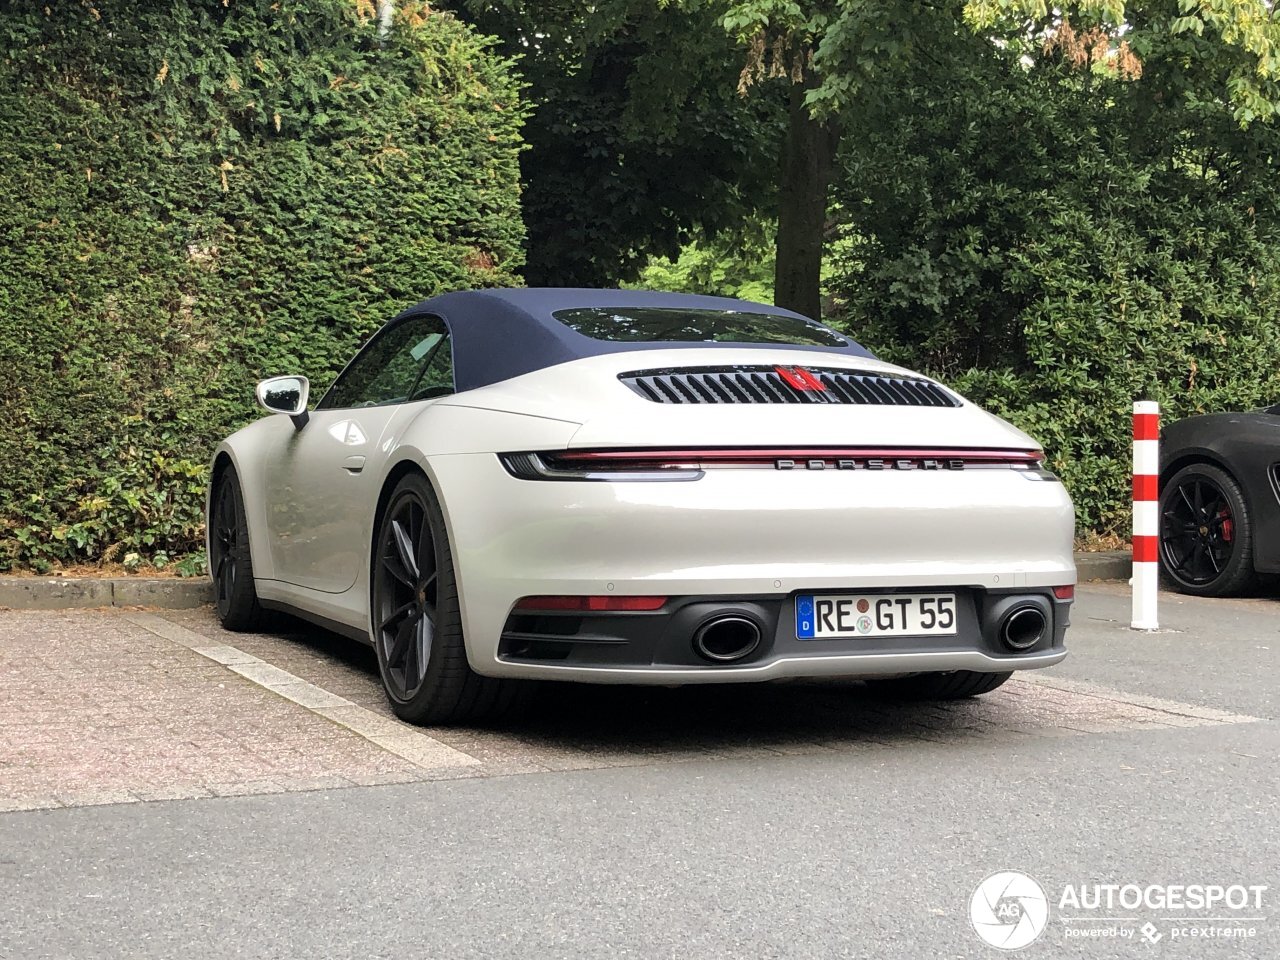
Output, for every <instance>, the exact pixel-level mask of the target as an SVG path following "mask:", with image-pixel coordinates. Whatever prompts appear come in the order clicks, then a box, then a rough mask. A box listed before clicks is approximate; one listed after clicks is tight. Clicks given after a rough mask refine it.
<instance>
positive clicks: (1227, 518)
mask: <svg viewBox="0 0 1280 960" xmlns="http://www.w3.org/2000/svg"><path fill="white" fill-rule="evenodd" d="M1218 519H1219V520H1221V521H1222V539H1223V541H1224V542H1226V543H1230V542H1231V536H1232V530H1233V528H1232V525H1231V511H1230V510H1228V509H1227V508H1226V507H1223V508H1222V510H1220V511H1219V512H1218Z"/></svg>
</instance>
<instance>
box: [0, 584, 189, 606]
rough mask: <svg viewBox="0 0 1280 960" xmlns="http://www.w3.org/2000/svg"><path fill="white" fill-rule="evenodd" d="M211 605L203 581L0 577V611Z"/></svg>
mask: <svg viewBox="0 0 1280 960" xmlns="http://www.w3.org/2000/svg"><path fill="white" fill-rule="evenodd" d="M212 602H213V584H212V583H210V582H209V580H208V579H207V578H206V577H191V578H190V579H179V578H177V577H162V578H154V579H147V578H144V577H116V578H102V579H97V578H94V577H0V608H5V607H7V608H10V609H13V610H74V609H77V608H83V607H158V608H160V609H163V610H186V609H189V608H191V607H199V606H202V605H203V604H206V603H212Z"/></svg>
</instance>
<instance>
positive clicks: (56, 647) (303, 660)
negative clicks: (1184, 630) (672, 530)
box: [0, 609, 1253, 811]
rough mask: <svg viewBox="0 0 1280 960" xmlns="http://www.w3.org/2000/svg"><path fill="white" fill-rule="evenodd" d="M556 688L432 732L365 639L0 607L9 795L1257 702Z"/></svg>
mask: <svg viewBox="0 0 1280 960" xmlns="http://www.w3.org/2000/svg"><path fill="white" fill-rule="evenodd" d="M551 693H552V695H549V696H545V697H543V699H542V700H541V701H540V702H539V703H538V704H537V705H536V706H535V708H534V711H533V712H532V714H531V715H530V716H529V717H527V718H526V719H524V720H522V721H521V722H519V723H518V724H517V725H513V726H511V727H510V728H509V729H506V730H493V729H473V728H461V729H429V730H421V729H418V728H414V727H410V726H408V725H405V724H402V723H400V722H399V721H398V720H396V719H395V718H394V717H393V716H392V715H391V713H390V711H389V709H388V708H387V705H386V702H385V700H384V699H383V696H382V692H381V689H380V687H379V685H378V680H377V671H376V666H375V664H374V661H373V654H372V651H370V650H368V649H366V648H364V647H361V646H360V645H358V644H355V643H352V642H350V641H347V640H344V639H342V638H338V637H335V636H333V635H330V634H325V633H323V632H321V631H317V630H312V629H308V628H305V627H302V626H299V627H298V628H297V632H295V633H282V634H277V635H267V634H260V635H248V634H232V633H228V632H226V631H223V630H222V629H221V628H220V627H219V626H218V624H217V622H216V620H215V619H214V618H213V616H212V615H211V613H210V612H209V611H208V610H203V609H202V610H195V611H183V612H180V613H179V612H168V613H166V614H164V616H163V617H162V616H160V615H157V614H146V613H125V612H115V611H112V612H95V611H74V612H63V613H47V612H46V613H15V612H8V613H3V612H0V811H3V810H15V809H33V808H44V807H56V806H75V805H82V804H93V803H114V802H130V801H142V800H155V799H170V798H186V797H202V796H211V795H232V794H245V793H261V792H278V791H287V790H311V789H319V788H324V787H339V786H348V785H353V784H378V783H389V782H403V781H410V780H427V779H441V778H453V777H471V776H497V775H504V774H531V773H539V772H546V771H551V770H569V769H585V768H593V767H613V766H624V765H640V764H653V763H670V762H677V761H681V760H690V759H716V758H723V759H730V758H733V759H748V760H749V759H752V758H757V759H758V758H761V757H768V756H777V755H779V754H789V753H814V752H825V751H839V752H844V753H847V752H851V751H861V750H879V749H886V748H888V749H901V748H903V745H909V744H910V743H912V742H915V743H917V744H919V743H920V742H921V741H925V742H937V743H945V744H952V745H955V746H956V747H957V748H963V746H964V745H965V744H967V743H973V744H979V745H985V744H1000V743H1008V742H1011V741H1017V740H1024V739H1027V738H1041V737H1064V736H1084V735H1089V734H1096V733H1106V732H1114V731H1124V730H1134V729H1149V730H1168V729H1170V728H1173V727H1185V726H1203V725H1209V724H1217V723H1236V722H1245V721H1249V720H1252V719H1253V718H1251V717H1244V716H1240V715H1237V714H1230V713H1224V712H1222V711H1215V710H1210V709H1206V708H1200V707H1193V706H1190V705H1188V704H1180V703H1170V702H1166V701H1160V700H1153V699H1150V698H1144V697H1138V696H1132V695H1128V694H1124V693H1118V692H1114V691H1108V690H1102V689H1099V688H1096V687H1092V686H1089V685H1085V684H1078V683H1072V682H1070V681H1065V680H1058V679H1056V678H1054V677H1053V676H1052V675H1051V674H1048V675H1045V674H1034V673H1033V674H1027V675H1024V676H1023V678H1015V680H1013V681H1010V682H1009V683H1008V684H1006V685H1005V686H1004V687H1003V688H1001V689H1000V690H999V691H997V692H996V693H994V694H992V695H990V696H987V697H983V698H980V699H977V700H969V701H962V702H959V703H955V704H945V705H938V704H892V703H883V702H880V701H877V700H874V699H872V698H870V697H868V696H866V694H865V692H864V690H863V688H862V687H861V686H860V685H858V684H850V683H809V684H802V683H793V684H770V685H748V686H737V685H729V686H709V687H686V688H682V689H665V688H626V687H614V686H607V687H591V686H585V685H584V686H573V685H556V686H555V687H554V688H553V689H552V691H551ZM587 718H589V720H588V719H587Z"/></svg>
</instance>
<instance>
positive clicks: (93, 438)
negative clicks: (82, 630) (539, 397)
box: [0, 0, 523, 569]
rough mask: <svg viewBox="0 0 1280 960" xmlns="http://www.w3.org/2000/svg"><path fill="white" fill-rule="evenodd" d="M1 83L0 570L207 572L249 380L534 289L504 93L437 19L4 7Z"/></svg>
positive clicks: (409, 8)
mask: <svg viewBox="0 0 1280 960" xmlns="http://www.w3.org/2000/svg"><path fill="white" fill-rule="evenodd" d="M365 8H368V9H365ZM0 55H2V59H0V369H3V370H4V371H5V377H4V390H3V391H0V419H2V420H3V422H4V423H5V425H6V440H7V442H6V443H5V444H4V445H3V446H0V569H3V568H5V567H8V566H10V565H12V564H14V563H23V564H35V565H37V566H38V565H40V564H43V563H47V562H48V561H52V560H57V561H75V560H79V559H82V558H99V557H103V558H106V559H120V558H121V557H122V556H123V555H124V554H125V553H128V552H138V553H141V554H143V555H145V556H148V557H152V556H159V557H160V558H163V557H165V556H172V555H176V554H179V553H183V552H186V551H189V550H192V549H194V548H196V547H197V546H198V545H199V540H200V537H201V535H202V529H201V526H202V525H201V512H202V492H203V486H204V482H205V474H206V467H205V464H206V460H207V458H208V456H209V453H210V451H211V449H212V447H213V445H214V443H215V442H216V440H217V439H218V438H219V437H221V436H222V435H225V434H226V433H228V432H230V430H232V429H234V428H235V427H236V426H237V425H239V424H240V423H243V422H244V421H245V420H246V419H248V418H249V417H250V416H251V415H252V403H251V400H252V384H253V382H254V381H255V380H256V379H258V378H259V377H260V376H264V375H268V374H276V373H284V372H294V373H304V374H307V375H308V376H311V377H312V378H314V381H315V382H316V384H317V386H318V387H321V388H322V387H323V386H324V385H325V383H326V382H327V380H328V379H329V378H330V377H331V376H332V375H333V373H334V372H335V371H336V370H337V369H338V367H339V366H340V365H341V363H342V362H343V361H344V360H345V359H346V358H347V357H348V356H349V355H350V353H351V351H352V350H353V349H354V347H355V346H356V345H357V344H358V343H359V341H360V340H361V339H363V338H364V337H365V336H367V335H368V334H369V333H370V332H371V331H372V330H374V329H375V328H376V327H377V326H378V325H380V324H381V323H382V322H384V321H385V320H386V319H387V318H389V317H390V316H391V315H393V314H394V313H395V312H397V311H398V310H400V309H402V308H403V307H404V306H406V305H407V304H409V303H412V302H415V301H417V300H419V299H421V298H423V297H425V296H428V295H431V294H433V293H435V292H438V291H442V290H446V289H456V288H460V287H471V286H484V285H498V284H509V283H512V282H515V281H516V279H517V277H518V271H519V269H520V267H521V242H522V240H523V233H522V229H521V225H520V217H519V210H518V197H519V190H518V182H517V176H518V169H517V163H518V159H517V157H518V151H519V146H520V140H519V126H520V122H521V115H522V107H521V105H520V103H519V100H518V87H517V84H516V81H515V79H514V78H513V76H512V74H511V72H510V70H509V68H508V65H507V64H506V63H505V62H504V61H502V60H501V59H499V58H498V57H496V56H495V55H494V54H493V53H492V51H491V50H490V48H489V46H488V45H487V44H486V42H485V41H483V40H482V39H480V38H479V37H478V36H477V35H476V34H475V33H474V32H473V31H472V30H471V29H470V28H468V27H467V26H465V25H464V24H462V23H460V22H458V21H456V20H455V19H453V18H452V17H449V16H445V15H439V14H432V13H430V12H429V10H428V8H427V6H426V5H425V4H414V3H402V4H401V5H400V16H399V20H398V22H397V24H396V29H395V30H394V31H392V33H391V35H390V36H389V37H388V38H387V41H386V43H385V44H383V43H380V42H379V39H378V36H377V26H376V24H375V23H374V21H373V5H372V4H364V5H361V4H354V5H353V4H351V3H349V2H347V0H313V2H310V3H301V2H291V0H236V2H232V3H223V2H222V0H190V2H188V0H167V2H157V3H148V4H136V3H129V2H125V0H103V2H96V3H95V4H94V5H92V6H90V5H89V4H80V3H59V4H51V5H49V6H47V7H46V6H44V5H43V4H38V5H31V6H30V7H26V6H23V7H20V8H19V7H15V5H8V6H6V8H5V9H4V11H3V12H2V13H0Z"/></svg>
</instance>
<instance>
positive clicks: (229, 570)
mask: <svg viewBox="0 0 1280 960" xmlns="http://www.w3.org/2000/svg"><path fill="white" fill-rule="evenodd" d="M209 502H210V508H209V518H208V524H209V575H210V576H211V577H212V578H213V589H214V602H215V605H216V607H217V610H218V619H219V620H220V621H222V625H223V626H224V627H226V628H227V629H228V630H257V629H259V628H260V627H262V626H263V624H264V621H265V618H266V611H265V610H263V608H262V606H261V605H260V604H259V603H258V593H257V590H256V589H255V587H254V584H253V559H252V557H251V556H250V553H249V525H248V521H247V520H246V518H245V510H244V500H243V499H242V497H241V495H240V480H239V478H238V477H237V476H236V471H235V468H234V467H227V468H225V469H224V470H223V471H222V473H221V474H220V475H219V476H218V480H217V486H216V487H215V488H214V491H213V496H211V497H210V498H209Z"/></svg>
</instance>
